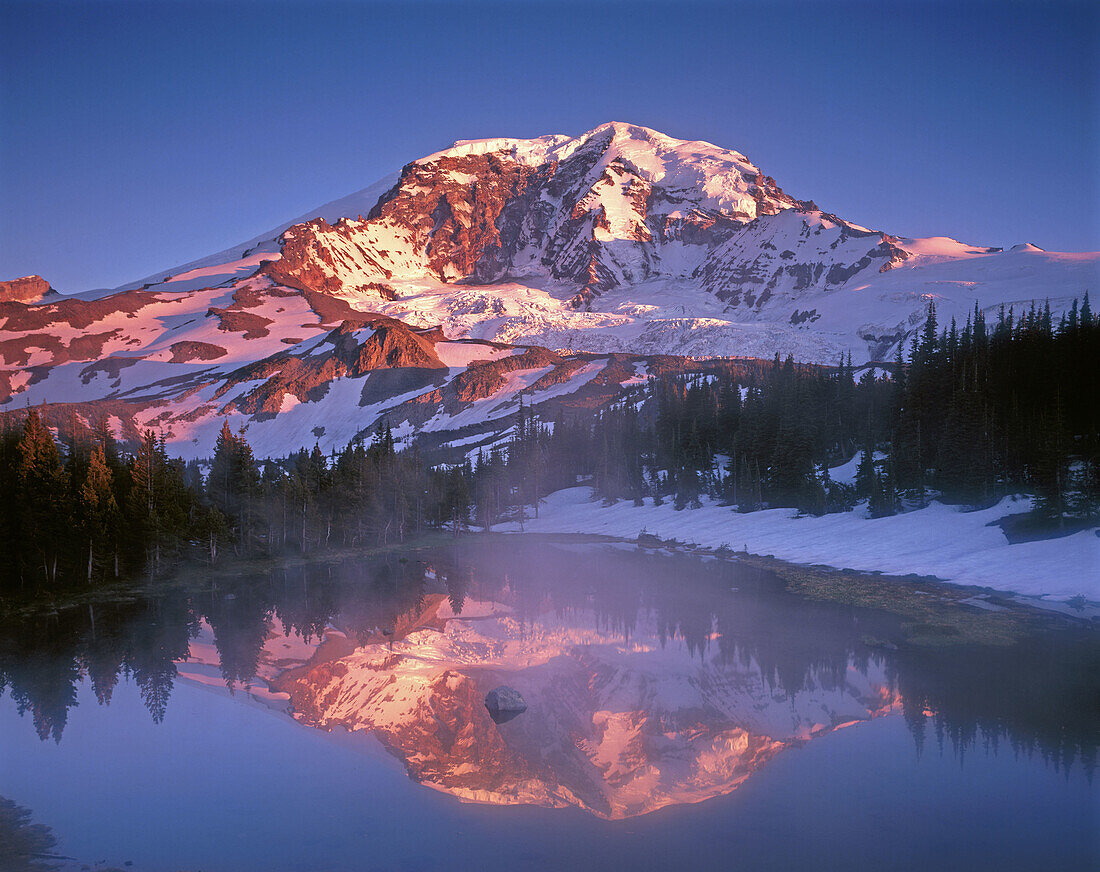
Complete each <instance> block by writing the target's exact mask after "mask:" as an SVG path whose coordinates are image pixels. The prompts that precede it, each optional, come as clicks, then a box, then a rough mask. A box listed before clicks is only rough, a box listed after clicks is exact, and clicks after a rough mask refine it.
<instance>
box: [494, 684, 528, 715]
mask: <svg viewBox="0 0 1100 872" xmlns="http://www.w3.org/2000/svg"><path fill="white" fill-rule="evenodd" d="M485 708H487V709H488V710H489V716H490V717H491V718H492V719H493V721H494V723H498V724H503V723H507V722H508V721H510V720H512V718H514V717H517V716H519V715H521V714H523V713H524V712H525V711H527V703H526V702H524V701H523V696H522V695H521V694H520V692H519V691H518V690H516V689H515V688H514V687H508V686H507V685H505V684H502V685H501V686H500V687H494V688H493V689H492V690H490V691H489V692H488V693H487V694H485Z"/></svg>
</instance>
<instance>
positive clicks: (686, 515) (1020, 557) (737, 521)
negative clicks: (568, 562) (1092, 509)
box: [493, 487, 1100, 601]
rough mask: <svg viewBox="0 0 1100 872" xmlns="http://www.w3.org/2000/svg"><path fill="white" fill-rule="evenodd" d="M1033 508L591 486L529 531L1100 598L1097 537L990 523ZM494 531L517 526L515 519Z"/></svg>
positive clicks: (554, 501) (530, 523)
mask: <svg viewBox="0 0 1100 872" xmlns="http://www.w3.org/2000/svg"><path fill="white" fill-rule="evenodd" d="M1030 509H1031V501H1030V500H1029V499H1017V498H1013V497H1006V498H1005V499H1003V500H1001V502H999V503H998V504H997V505H995V506H993V507H992V508H989V509H983V510H980V511H974V512H967V511H960V510H959V509H958V508H957V507H954V506H946V505H943V504H942V503H937V502H933V503H932V504H930V505H929V506H928V507H927V508H924V509H918V510H916V511H912V512H907V513H905V514H900V515H893V516H891V517H887V518H875V519H870V518H867V517H866V516H865V513H864V510H863V509H862V508H857V509H856V510H854V511H851V512H841V513H838V514H832V515H823V516H821V517H813V516H803V517H799V516H798V513H797V511H796V510H795V509H768V510H764V511H759V512H750V513H747V514H741V513H739V512H737V511H735V510H734V509H732V508H730V507H728V506H720V505H718V504H716V503H714V502H713V501H709V500H705V501H704V504H703V507H702V508H699V509H684V510H682V511H677V510H676V509H675V508H674V507H673V505H672V504H671V503H670V502H666V503H665V504H664V505H661V506H654V505H653V500H652V499H649V498H647V499H646V500H645V505H644V506H635V505H634V504H633V503H632V502H630V501H620V502H618V503H615V504H613V505H610V506H604V505H603V504H602V503H601V502H600V501H599V500H596V499H594V498H593V492H592V488H590V487H575V488H567V489H565V490H561V491H557V492H556V493H553V494H550V495H549V496H548V497H546V498H545V500H544V501H543V502H542V504H541V505H540V507H539V517H538V518H537V519H534V518H531V519H529V520H527V521H526V522H525V523H524V525H523V530H524V531H525V532H528V533H596V534H603V535H606V536H617V537H621V538H626V539H634V538H636V537H637V535H638V533H639V532H641V531H643V530H644V531H646V532H648V533H653V534H654V535H657V536H660V537H661V538H662V539H677V540H679V541H681V542H688V543H692V544H695V545H702V546H705V547H708V548H718V547H721V546H723V545H725V546H728V547H729V548H732V549H734V550H737V551H740V550H742V549H743V550H746V551H748V552H750V553H752V554H770V555H773V556H775V557H778V558H779V559H781V560H788V561H792V562H795V563H807V564H815V563H816V564H826V565H829V566H836V567H842V568H849V569H856V570H860V571H863V572H883V573H887V574H890V575H908V574H911V573H912V574H916V575H932V576H936V577H937V578H939V579H942V580H944V581H951V582H954V583H956V584H963V585H974V586H977V587H987V588H993V589H995V590H1000V591H1009V592H1012V593H1016V594H1022V595H1025V596H1034V597H1047V598H1049V599H1051V600H1067V599H1071V598H1073V597H1076V596H1084V597H1086V598H1087V599H1089V600H1092V601H1100V535H1097V533H1098V529H1100V528H1094V529H1090V530H1083V531H1081V532H1079V533H1075V534H1073V535H1071V536H1064V537H1062V538H1059V539H1046V540H1042V541H1037V542H1022V543H1019V544H1016V545H1012V544H1009V542H1008V540H1007V539H1006V538H1005V535H1004V533H1003V532H1001V529H1000V528H999V527H996V526H990V524H991V523H993V522H994V521H997V520H998V519H1000V518H1003V517H1005V516H1006V515H1013V514H1019V513H1022V512H1026V511H1029V510H1030ZM493 529H494V531H498V532H513V533H514V532H519V531H520V525H519V524H518V523H515V522H513V523H509V524H501V525H497V526H495V527H494V528H493Z"/></svg>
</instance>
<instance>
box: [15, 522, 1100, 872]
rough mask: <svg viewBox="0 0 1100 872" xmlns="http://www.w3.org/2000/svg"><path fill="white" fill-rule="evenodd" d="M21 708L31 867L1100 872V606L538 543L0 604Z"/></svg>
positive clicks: (466, 545)
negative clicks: (1037, 602)
mask: <svg viewBox="0 0 1100 872" xmlns="http://www.w3.org/2000/svg"><path fill="white" fill-rule="evenodd" d="M989 584H990V586H991V588H995V587H996V579H994V578H991V579H990V580H989ZM498 689H499V690H500V691H501V695H500V697H499V698H501V699H504V698H507V699H509V700H520V701H521V702H520V703H516V704H515V705H514V706H513V710H511V711H508V712H507V713H504V714H502V713H500V712H498V711H496V710H494V711H493V712H490V710H489V708H488V707H487V706H486V696H487V694H489V693H490V692H491V691H494V690H498ZM0 690H2V694H0V797H3V800H2V801H0V870H15V869H64V870H85V869H94V870H106V869H133V870H204V872H221V870H225V872H251V870H256V872H259V870H264V872H272V870H275V872H278V870H287V872H320V870H452V869H459V870H463V869H470V870H509V872H512V870H521V869H547V870H567V869H568V870H588V869H592V870H604V872H606V870H615V869H628V870H658V869H662V870H663V869H691V868H714V869H745V870H789V869H799V868H802V869H814V870H819V872H820V870H852V869H867V868H880V869H891V870H909V869H912V870H928V869H941V870H951V869H958V870H984V869H988V870H1000V872H1004V870H1048V869H1060V870H1074V869H1081V870H1085V869H1096V868H1100V801H1098V800H1100V792H1098V789H1097V785H1096V778H1095V769H1096V753H1097V743H1098V741H1100V626H1098V621H1097V620H1096V617H1095V615H1094V614H1092V613H1090V612H1089V610H1088V609H1087V608H1081V609H1077V610H1075V609H1073V608H1066V609H1064V610H1063V612H1061V613H1058V612H1052V611H1045V610H1039V609H1036V608H1032V607H1029V606H1026V605H1022V604H1020V603H1019V602H1017V601H1015V600H1013V599H1011V598H1009V597H1006V596H1000V595H997V594H994V593H992V592H990V591H986V592H982V591H980V590H976V589H974V588H970V589H961V588H955V587H952V586H949V585H944V584H940V583H937V582H934V581H930V580H923V579H914V578H906V579H894V578H885V577H875V576H868V575H859V574H856V573H848V572H844V571H835V570H826V569H824V568H813V567H792V566H788V565H785V564H781V563H779V562H777V561H770V560H766V559H760V558H752V557H749V556H748V555H737V554H730V553H710V552H701V551H694V550H691V549H686V548H682V547H677V546H675V545H669V544H668V543H647V545H646V546H643V545H640V544H637V543H623V542H612V541H598V540H595V539H593V538H591V537H588V538H582V537H535V536H530V535H527V536H520V535H512V536H505V535H501V536H496V535H491V536H484V535H479V536H469V537H463V538H460V539H455V540H448V539H439V540H435V541H432V542H428V543H422V544H420V545H419V546H415V547H414V546H408V547H405V548H401V549H397V550H390V551H386V552H377V553H362V554H335V555H329V556H327V557H324V558H316V559H310V560H302V559H297V560H293V561H288V562H274V561H270V562H263V563H248V564H245V563H240V564H229V565H226V566H220V567H215V568H212V569H211V568H207V567H201V566H189V567H184V568H182V569H180V570H178V571H177V572H176V573H175V574H174V575H172V576H171V577H170V578H168V579H160V580H156V581H148V580H138V581H135V582H132V583H129V584H119V585H112V586H109V587H104V588H98V589H94V590H83V591H77V592H75V593H72V594H70V595H64V596H62V595H60V594H58V595H57V596H56V597H53V598H51V599H49V600H47V601H43V600H42V599H38V600H35V601H29V600H28V601H20V600H12V601H7V602H0ZM496 698H497V697H494V699H496Z"/></svg>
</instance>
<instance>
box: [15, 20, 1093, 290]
mask: <svg viewBox="0 0 1100 872" xmlns="http://www.w3.org/2000/svg"><path fill="white" fill-rule="evenodd" d="M0 32H2V33H4V35H5V39H4V44H5V47H4V51H3V52H0V278H10V277H13V276H17V275H25V274H28V273H39V274H41V275H44V276H45V277H46V278H47V279H49V280H50V281H51V282H52V284H53V285H54V286H55V287H57V288H59V289H60V290H63V291H76V290H82V289H86V288H92V287H103V286H114V285H117V284H120V283H122V282H123V281H127V280H130V279H134V278H139V277H141V276H144V275H147V274H149V273H152V272H155V271H158V270H163V269H167V268H169V267H172V266H175V265H177V264H179V263H183V262H185V261H188V260H190V259H193V258H196V257H199V256H202V255H205V254H208V253H211V252H213V251H217V250H220V249H222V248H225V247H227V246H229V245H233V244H235V243H237V242H240V241H243V240H245V239H248V238H250V237H252V236H254V235H255V234H257V233H259V232H261V231H263V230H266V229H268V228H270V227H273V226H275V225H277V224H279V223H281V222H283V221H285V220H289V219H290V218H293V217H294V216H296V215H299V214H301V213H303V212H305V211H307V210H308V209H309V208H311V207H313V206H316V205H319V204H321V203H324V202H326V201H328V200H332V199H335V198H337V197H341V196H344V195H345V194H348V193H351V192H352V191H355V190H357V189H359V188H363V187H366V186H367V185H368V184H370V183H372V182H374V181H375V180H376V179H378V178H379V177H381V176H383V175H385V174H386V173H388V172H391V171H393V170H395V169H398V168H399V167H400V166H401V165H403V164H404V163H407V162H408V161H410V160H413V159H415V158H417V157H420V156H422V155H424V154H427V153H430V152H432V151H435V150H437V149H439V148H442V147H445V146H447V145H449V144H450V142H451V141H453V140H455V139H474V138H482V137H488V136H536V135H539V134H543V133H569V134H578V133H581V132H583V131H585V130H588V129H591V128H592V127H595V126H596V125H598V124H600V123H602V122H604V121H611V120H616V121H630V122H634V123H637V124H642V125H645V126H648V127H653V128H656V129H658V130H661V131H662V132H665V133H668V134H670V135H672V136H676V137H679V138H684V139H704V140H709V141H711V142H714V143H717V144H719V145H722V146H726V147H729V148H734V149H737V150H738V151H741V152H743V153H745V154H747V155H748V156H749V158H750V159H752V160H753V161H754V162H755V163H757V164H758V165H759V166H760V167H761V168H762V169H763V170H764V172H766V173H768V174H770V175H772V176H774V177H775V178H776V180H777V181H778V182H779V184H780V185H782V186H783V187H784V189H785V190H787V191H788V192H789V193H791V194H793V195H794V196H797V197H800V198H803V199H813V200H815V201H816V202H817V203H818V205H819V206H821V207H822V208H823V209H826V210H827V211H831V212H835V213H837V214H839V215H842V216H843V217H845V218H848V219H850V220H852V221H856V222H858V223H860V224H864V225H867V226H870V227H873V228H876V229H882V230H887V231H890V232H892V233H897V234H901V235H906V236H926V235H948V236H955V237H957V238H961V239H963V240H965V241H968V242H976V243H982V244H988V245H1011V244H1013V243H1016V242H1022V241H1030V242H1034V243H1036V244H1038V245H1040V246H1042V247H1044V248H1048V249H1057V250H1068V251H1080V250H1094V249H1097V248H1100V221H1098V212H1097V204H1098V202H1100V183H1098V173H1100V169H1098V167H1100V150H1098V137H1097V116H1098V114H1100V109H1098V94H1100V87H1098V85H1100V73H1098V70H1100V57H1098V54H1100V52H1098V42H1100V36H1098V33H1100V15H1098V13H1097V11H1096V6H1095V5H1092V4H1085V3H1072V4H1059V3H1051V2H1044V3H1033V4H1029V3H1015V2H1010V0H1008V2H1005V0H1002V2H996V3H990V4H985V3H968V2H958V0H956V2H953V3H946V4H940V3H929V2H910V3H885V2H879V3H866V2H865V3H851V4H845V3H836V2H825V0H819V2H808V3H762V2H739V3H738V2H731V3H722V4H702V3H685V2H679V3H669V4H664V3H637V2H587V3H581V4H574V5H570V4H561V3H539V2H524V0H514V2H510V3H497V4H482V3H472V2H447V3H439V4H435V3H425V2H406V3H402V4H394V5H388V4H380V3H369V2H361V3H351V2H346V3H288V2H282V3H260V2H232V0H230V2H221V3H192V2H162V3H138V2H126V3H118V4H108V3H97V2H89V3H72V2H66V3H49V2H34V3H10V2H4V0H0Z"/></svg>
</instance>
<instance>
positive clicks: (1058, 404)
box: [452, 294, 1100, 526]
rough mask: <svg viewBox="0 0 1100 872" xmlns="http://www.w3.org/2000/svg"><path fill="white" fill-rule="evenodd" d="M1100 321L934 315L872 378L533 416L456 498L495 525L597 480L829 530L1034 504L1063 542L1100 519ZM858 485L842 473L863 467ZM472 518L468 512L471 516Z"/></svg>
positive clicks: (730, 385)
mask: <svg viewBox="0 0 1100 872" xmlns="http://www.w3.org/2000/svg"><path fill="white" fill-rule="evenodd" d="M1098 396H1100V319H1098V318H1097V317H1096V316H1094V315H1093V314H1092V312H1091V308H1090V304H1089V300H1088V295H1087V294H1086V295H1085V298H1084V301H1083V303H1082V304H1081V305H1080V306H1078V302H1077V301H1076V300H1074V302H1073V305H1072V307H1071V308H1070V310H1069V312H1068V313H1067V314H1066V315H1065V316H1063V317H1062V318H1061V319H1060V320H1059V321H1058V322H1057V323H1054V321H1053V319H1052V318H1051V313H1050V308H1049V305H1046V306H1044V307H1043V308H1041V309H1040V308H1038V307H1035V306H1032V307H1031V308H1030V309H1029V310H1028V311H1026V312H1025V313H1023V314H1022V315H1018V314H1017V313H1015V312H1014V311H1013V310H1012V309H1007V310H1006V309H1004V308H1002V309H1001V310H1000V312H999V313H998V316H997V318H996V323H994V324H987V323H986V319H985V316H984V314H983V313H982V311H981V310H980V309H978V308H977V307H975V309H974V311H973V313H972V314H971V315H970V316H968V318H967V320H966V323H965V324H964V325H962V326H961V327H960V326H959V325H958V324H957V323H956V322H955V321H954V319H952V321H951V323H950V324H949V325H947V326H945V327H942V328H941V327H940V326H939V324H938V320H937V315H936V309H935V306H934V304H930V305H929V307H928V312H927V317H926V320H925V323H924V327H923V329H922V330H921V331H920V332H919V334H918V335H916V336H915V337H914V339H913V342H912V344H911V346H910V347H909V349H908V353H907V354H902V353H901V352H899V354H898V356H897V358H896V359H895V360H894V361H892V362H891V363H890V364H883V365H878V366H870V367H866V368H864V369H863V371H862V373H861V374H860V375H859V376H858V378H857V373H856V370H855V369H854V368H853V366H852V364H851V356H850V355H849V356H848V358H847V359H846V360H845V359H841V360H840V361H839V363H838V364H837V366H835V367H812V366H804V365H800V364H796V363H795V362H794V361H793V360H792V359H791V358H789V357H788V358H787V359H786V360H785V361H781V360H780V358H779V356H778V355H777V356H776V358H775V360H774V361H773V362H772V364H771V366H770V367H768V368H766V369H765V370H764V371H763V372H761V373H759V374H751V375H750V376H749V377H747V378H746V377H745V375H744V374H740V373H737V372H735V371H724V370H722V369H720V368H719V369H716V370H715V371H713V372H708V373H705V374H698V373H697V374H676V375H666V376H662V377H658V378H655V379H652V380H650V382H649V384H648V385H647V386H645V387H644V388H639V389H637V390H636V391H634V392H633V393H630V394H628V395H626V396H625V397H624V398H623V399H622V400H621V401H620V402H618V403H616V404H615V405H614V406H612V407H611V408H608V409H606V410H604V411H603V412H601V413H600V414H599V415H598V416H597V417H596V418H595V419H594V420H585V419H574V420H571V421H570V420H562V419H561V418H559V419H558V420H556V421H551V422H541V421H538V420H536V419H535V416H534V414H533V413H532V412H531V410H530V409H527V410H524V409H523V408H522V407H521V409H520V411H519V413H518V414H519V421H518V423H517V425H516V427H515V430H514V435H513V438H512V439H511V441H510V443H509V444H508V445H507V446H503V447H501V448H499V449H497V450H496V451H494V452H491V453H490V454H488V455H486V454H483V453H481V454H479V455H478V456H477V457H476V458H474V459H473V461H472V462H467V463H466V464H464V465H462V466H461V467H456V468H455V469H454V470H453V471H452V474H453V475H458V476H459V477H460V478H461V479H462V481H461V482H460V483H459V484H457V485H456V486H455V487H453V488H452V492H453V493H458V494H461V495H462V496H463V498H464V499H465V500H466V502H467V504H468V507H469V509H470V511H471V512H472V514H473V516H474V517H475V518H477V519H478V520H479V521H480V522H481V523H483V524H488V523H491V522H492V520H493V519H494V518H497V517H499V516H500V513H501V511H502V509H503V508H504V506H506V505H513V506H514V505H524V504H526V505H532V504H533V505H534V507H535V512H536V513H537V497H538V496H540V495H544V494H546V493H548V492H550V491H553V490H556V489H558V488H561V487H566V486H570V485H573V484H576V483H578V482H588V483H591V484H592V486H593V487H594V489H595V491H596V494H597V495H598V496H600V497H601V498H603V499H604V500H606V501H614V500H620V499H631V500H634V501H635V502H636V503H638V504H641V503H642V501H643V500H644V499H646V498H649V499H652V500H653V502H655V503H656V504H662V503H663V502H665V501H671V502H672V503H673V504H674V505H675V507H676V508H678V509H680V508H685V507H689V506H698V505H700V504H701V499H702V498H703V496H709V497H711V498H713V499H716V500H719V501H723V502H725V503H727V504H729V505H731V506H733V507H735V508H736V509H737V510H739V511H743V512H747V511H754V510H757V509H762V508H772V507H795V508H798V509H800V510H802V511H804V512H808V513H814V514H823V513H827V512H835V511H845V510H848V509H851V508H852V507H853V506H854V505H855V504H856V503H857V502H858V501H860V500H866V501H867V504H868V507H869V510H870V513H871V514H872V515H875V516H881V515H887V514H894V513H896V512H899V511H903V510H905V509H908V508H913V507H917V506H923V505H925V504H926V503H927V501H928V500H929V499H931V498H932V497H933V496H935V497H938V498H940V499H943V500H945V501H948V502H953V503H963V504H970V505H990V504H992V503H993V502H995V501H996V500H998V499H1000V498H1001V497H1003V496H1005V495H1007V494H1013V493H1028V494H1032V495H1034V496H1035V497H1036V510H1035V513H1034V515H1035V520H1036V521H1038V522H1041V523H1044V524H1047V525H1051V524H1053V525H1057V526H1065V525H1066V524H1067V523H1072V522H1074V521H1078V522H1084V521H1086V520H1088V519H1092V518H1095V517H1096V516H1097V514H1098V511H1100V404H1098V403H1097V401H1096V398H1097V397H1098ZM857 459H858V462H857V463H856V470H855V475H854V476H852V477H850V480H848V481H844V482H838V481H835V480H833V478H832V476H831V474H830V469H831V468H835V467H836V466H838V465H841V464H844V463H845V462H848V461H853V460H857ZM462 511H463V508H462V507H459V509H458V513H461V512H462Z"/></svg>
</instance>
